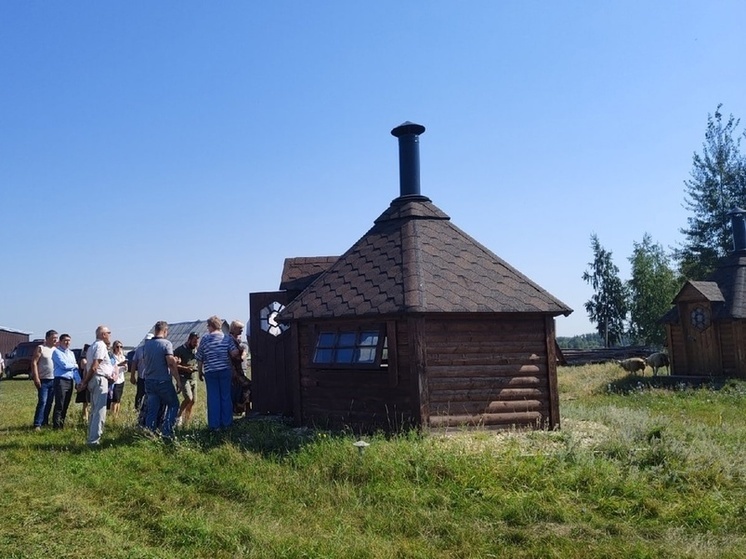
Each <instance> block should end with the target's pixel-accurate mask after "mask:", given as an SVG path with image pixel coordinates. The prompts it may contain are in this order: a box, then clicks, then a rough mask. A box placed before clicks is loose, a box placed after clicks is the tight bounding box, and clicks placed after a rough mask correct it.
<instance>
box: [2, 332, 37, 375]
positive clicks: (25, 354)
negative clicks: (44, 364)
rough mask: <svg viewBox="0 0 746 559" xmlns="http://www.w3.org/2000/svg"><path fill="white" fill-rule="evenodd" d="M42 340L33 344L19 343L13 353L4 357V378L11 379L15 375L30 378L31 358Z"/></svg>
mask: <svg viewBox="0 0 746 559" xmlns="http://www.w3.org/2000/svg"><path fill="white" fill-rule="evenodd" d="M43 343H44V340H34V341H33V342H21V343H20V344H18V345H17V346H16V347H15V349H13V351H11V352H10V353H7V354H6V355H5V378H9V379H10V378H13V377H15V376H17V375H28V376H29V378H31V358H32V357H33V356H34V351H35V350H36V348H37V346H40V345H41V344H43Z"/></svg>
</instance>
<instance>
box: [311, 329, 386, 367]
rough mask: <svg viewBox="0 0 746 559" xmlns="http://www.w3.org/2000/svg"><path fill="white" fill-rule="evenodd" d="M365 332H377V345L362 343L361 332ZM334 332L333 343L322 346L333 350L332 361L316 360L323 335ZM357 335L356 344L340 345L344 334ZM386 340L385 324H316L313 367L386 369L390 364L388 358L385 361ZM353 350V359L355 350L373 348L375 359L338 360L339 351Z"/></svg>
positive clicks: (312, 353) (312, 355) (312, 350)
mask: <svg viewBox="0 0 746 559" xmlns="http://www.w3.org/2000/svg"><path fill="white" fill-rule="evenodd" d="M365 332H375V333H376V334H377V336H378V339H377V341H376V345H375V346H373V345H361V344H360V341H361V334H362V333H365ZM328 334H332V335H334V340H333V343H332V344H331V345H328V346H326V345H325V346H322V347H321V349H322V350H328V351H332V352H333V353H332V357H331V359H332V360H331V361H322V362H317V361H316V355H317V352H318V350H319V349H320V348H319V342H320V341H321V337H322V336H323V335H328ZM350 334H354V335H355V344H354V345H342V346H340V345H339V342H340V341H341V338H342V336H344V335H350ZM385 342H386V325H385V324H354V325H353V324H339V325H333V326H332V325H329V326H321V325H315V327H314V330H313V344H312V346H311V356H310V357H311V359H310V361H311V367H313V368H316V369H362V370H374V371H386V368H387V366H388V360H386V361H383V359H382V357H383V348H384V344H385ZM340 349H342V350H350V349H351V350H352V351H353V359H354V352H355V351H359V350H360V349H373V350H374V352H375V355H374V359H373V361H365V362H356V361H343V362H340V361H336V355H337V351H339V350H340Z"/></svg>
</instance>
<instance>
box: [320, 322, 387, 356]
mask: <svg viewBox="0 0 746 559" xmlns="http://www.w3.org/2000/svg"><path fill="white" fill-rule="evenodd" d="M383 340H384V336H382V335H381V331H380V330H374V329H369V328H367V329H359V330H345V329H340V330H322V331H321V332H319V334H318V337H317V338H316V349H315V351H314V354H313V362H314V364H316V365H378V364H380V362H381V354H382V353H383V351H382V350H383Z"/></svg>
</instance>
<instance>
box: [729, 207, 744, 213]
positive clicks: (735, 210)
mask: <svg viewBox="0 0 746 559" xmlns="http://www.w3.org/2000/svg"><path fill="white" fill-rule="evenodd" d="M742 214H746V210H744V209H743V208H739V207H738V206H736V207H735V208H733V209H732V210H731V211H729V212H728V213H727V214H726V215H742Z"/></svg>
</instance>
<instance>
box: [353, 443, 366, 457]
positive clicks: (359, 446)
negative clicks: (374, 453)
mask: <svg viewBox="0 0 746 559" xmlns="http://www.w3.org/2000/svg"><path fill="white" fill-rule="evenodd" d="M352 446H354V447H355V448H357V455H358V457H360V456H362V455H363V452H365V449H366V448H368V447H369V446H370V445H369V444H368V443H366V442H365V441H363V440H360V441H356V442H354V443H352Z"/></svg>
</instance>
